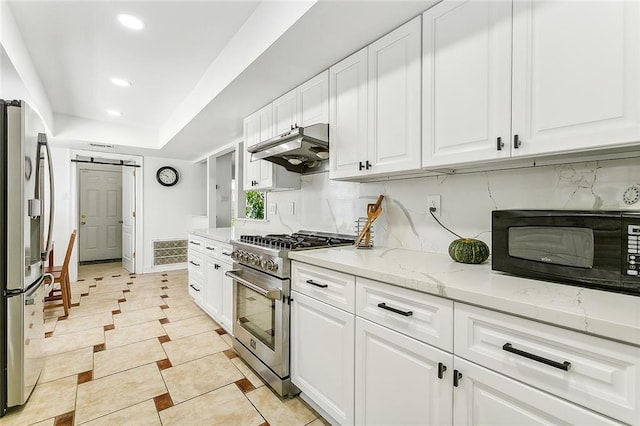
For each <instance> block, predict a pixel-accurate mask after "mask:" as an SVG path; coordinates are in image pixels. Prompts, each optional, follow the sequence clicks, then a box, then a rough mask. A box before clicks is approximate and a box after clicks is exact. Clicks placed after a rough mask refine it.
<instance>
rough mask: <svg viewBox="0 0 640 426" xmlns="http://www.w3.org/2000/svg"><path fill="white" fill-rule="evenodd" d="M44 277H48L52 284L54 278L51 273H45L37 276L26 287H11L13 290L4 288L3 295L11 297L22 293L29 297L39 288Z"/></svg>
mask: <svg viewBox="0 0 640 426" xmlns="http://www.w3.org/2000/svg"><path fill="white" fill-rule="evenodd" d="M46 278H49V280H50V281H51V285H53V279H54V278H53V275H51V274H49V273H47V274H43V275H42V276H41V277H40V278H38V279H37V280H36V281H34V282H33V283H32V284H31V285H30V286H29V287H27V288H25V289H22V288H16V289H13V290H5V291H4V296H5V297H13V296H20V295H21V294H24V297H25V298H29V297H31V296H32V295H33V293H35V292H36V291H38V289H39V288H40V286H41V285H42V283H44V280H45V279H46Z"/></svg>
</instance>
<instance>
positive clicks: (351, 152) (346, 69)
mask: <svg viewBox="0 0 640 426" xmlns="http://www.w3.org/2000/svg"><path fill="white" fill-rule="evenodd" d="M329 106H330V107H329V164H330V172H329V177H330V178H331V179H341V178H348V177H353V176H360V175H362V174H363V173H364V171H363V170H360V167H359V164H360V163H362V164H364V162H365V161H366V156H367V49H366V48H364V49H362V50H360V51H359V52H357V53H355V54H353V55H351V56H349V57H348V58H346V59H344V60H342V61H341V62H339V63H337V64H336V65H334V66H332V67H331V68H330V69H329Z"/></svg>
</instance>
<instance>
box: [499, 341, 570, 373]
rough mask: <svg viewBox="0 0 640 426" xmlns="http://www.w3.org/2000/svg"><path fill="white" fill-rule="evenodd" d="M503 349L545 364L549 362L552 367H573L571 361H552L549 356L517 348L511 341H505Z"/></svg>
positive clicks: (565, 369)
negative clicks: (545, 356) (544, 356)
mask: <svg viewBox="0 0 640 426" xmlns="http://www.w3.org/2000/svg"><path fill="white" fill-rule="evenodd" d="M502 349H503V350H505V351H507V352H511V353H512V354H516V355H520V356H523V357H525V358H529V359H532V360H534V361H538V362H541V363H543V364H547V365H550V366H552V367H555V368H559V369H560V370H564V371H569V369H570V368H571V363H570V362H569V361H564V362H557V361H552V360H550V359H548V358H543V357H541V356H538V355H534V354H531V353H529V352H525V351H521V350H520V349H516V348H514V347H513V345H512V344H511V343H505V344H504V345H502Z"/></svg>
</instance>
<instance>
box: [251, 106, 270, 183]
mask: <svg viewBox="0 0 640 426" xmlns="http://www.w3.org/2000/svg"><path fill="white" fill-rule="evenodd" d="M256 114H257V115H258V119H259V126H258V132H259V137H258V142H262V141H265V140H267V139H269V138H271V137H273V135H274V133H273V107H272V105H271V104H269V105H267V106H265V107H264V108H262V109H261V110H260V111H258V112H257V113H256ZM256 163H257V164H258V166H257V169H259V172H258V175H257V176H256V180H257V181H258V184H257V185H256V187H255V189H262V188H270V187H271V186H273V167H274V165H273V163H270V162H268V161H265V160H258V161H256Z"/></svg>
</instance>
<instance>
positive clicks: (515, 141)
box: [513, 135, 522, 149]
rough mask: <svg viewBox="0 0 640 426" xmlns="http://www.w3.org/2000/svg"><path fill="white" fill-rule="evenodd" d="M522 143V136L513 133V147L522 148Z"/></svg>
mask: <svg viewBox="0 0 640 426" xmlns="http://www.w3.org/2000/svg"><path fill="white" fill-rule="evenodd" d="M520 145H522V141H521V140H520V136H518V135H513V147H514V148H515V149H518V148H520Z"/></svg>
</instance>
